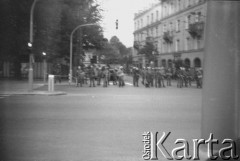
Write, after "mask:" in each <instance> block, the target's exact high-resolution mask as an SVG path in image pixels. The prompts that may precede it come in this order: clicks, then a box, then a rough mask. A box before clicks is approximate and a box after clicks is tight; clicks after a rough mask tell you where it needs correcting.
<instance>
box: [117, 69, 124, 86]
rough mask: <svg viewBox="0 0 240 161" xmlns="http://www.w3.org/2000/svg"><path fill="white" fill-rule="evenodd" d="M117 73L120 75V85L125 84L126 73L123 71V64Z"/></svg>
mask: <svg viewBox="0 0 240 161" xmlns="http://www.w3.org/2000/svg"><path fill="white" fill-rule="evenodd" d="M117 75H118V81H119V87H123V86H124V73H123V67H122V66H120V67H119V70H118V72H117Z"/></svg>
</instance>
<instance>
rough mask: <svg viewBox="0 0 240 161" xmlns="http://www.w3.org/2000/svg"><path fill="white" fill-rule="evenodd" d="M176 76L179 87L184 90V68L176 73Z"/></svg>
mask: <svg viewBox="0 0 240 161" xmlns="http://www.w3.org/2000/svg"><path fill="white" fill-rule="evenodd" d="M176 74H177V87H179V88H182V87H183V82H184V75H183V67H180V69H178V70H177V71H176Z"/></svg>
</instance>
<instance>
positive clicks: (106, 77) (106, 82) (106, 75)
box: [103, 67, 109, 87]
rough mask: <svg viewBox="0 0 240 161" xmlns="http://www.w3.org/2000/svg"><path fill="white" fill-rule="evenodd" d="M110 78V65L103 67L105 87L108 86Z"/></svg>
mask: <svg viewBox="0 0 240 161" xmlns="http://www.w3.org/2000/svg"><path fill="white" fill-rule="evenodd" d="M108 80H109V71H108V67H103V87H107V86H108Z"/></svg>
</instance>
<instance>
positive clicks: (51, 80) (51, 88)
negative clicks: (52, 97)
mask: <svg viewBox="0 0 240 161" xmlns="http://www.w3.org/2000/svg"><path fill="white" fill-rule="evenodd" d="M48 92H54V75H48Z"/></svg>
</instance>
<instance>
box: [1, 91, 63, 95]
mask: <svg viewBox="0 0 240 161" xmlns="http://www.w3.org/2000/svg"><path fill="white" fill-rule="evenodd" d="M0 94H4V95H11V96H19V95H25V96H27V95H32V96H34V95H42V96H58V95H66V94H67V93H66V92H62V91H55V92H48V91H31V92H4V93H0Z"/></svg>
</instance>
